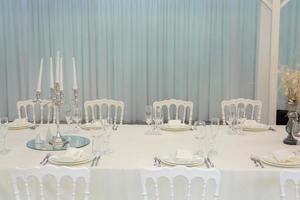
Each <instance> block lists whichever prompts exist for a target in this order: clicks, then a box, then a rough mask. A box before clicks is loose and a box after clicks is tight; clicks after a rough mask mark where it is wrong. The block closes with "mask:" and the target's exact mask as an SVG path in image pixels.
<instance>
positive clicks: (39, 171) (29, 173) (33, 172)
mask: <svg viewBox="0 0 300 200" xmlns="http://www.w3.org/2000/svg"><path fill="white" fill-rule="evenodd" d="M49 175H50V176H52V177H54V178H55V181H56V197H57V198H56V199H57V200H59V199H61V195H62V194H61V188H60V186H61V180H62V178H63V177H66V176H67V177H70V178H71V180H72V194H71V195H72V198H70V199H72V200H74V199H75V197H76V180H77V179H79V178H83V179H84V181H85V189H84V199H85V200H87V199H88V198H89V195H90V189H89V185H90V171H89V169H87V168H68V167H55V166H51V165H48V166H45V167H36V168H31V169H15V170H12V171H11V177H12V182H13V190H14V196H15V199H16V200H21V199H26V200H30V199H32V195H33V194H37V193H34V191H31V190H30V184H29V178H32V177H34V178H35V179H36V180H37V181H38V184H39V189H38V191H36V192H39V196H40V199H41V200H44V199H45V193H44V192H45V191H44V184H43V180H44V178H45V177H46V176H49ZM20 180H22V182H23V183H24V185H25V196H24V195H23V196H22V198H21V195H20V190H19V187H18V183H19V181H20Z"/></svg>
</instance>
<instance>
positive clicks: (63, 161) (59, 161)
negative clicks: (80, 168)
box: [49, 154, 93, 166]
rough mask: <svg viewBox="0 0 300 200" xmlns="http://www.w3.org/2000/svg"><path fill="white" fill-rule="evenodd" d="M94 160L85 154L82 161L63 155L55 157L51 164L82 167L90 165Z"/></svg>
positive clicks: (51, 159) (52, 157)
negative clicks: (82, 165) (86, 164)
mask: <svg viewBox="0 0 300 200" xmlns="http://www.w3.org/2000/svg"><path fill="white" fill-rule="evenodd" d="M92 159H93V156H92V155H90V154H84V155H83V156H82V157H81V158H80V159H77V160H74V159H72V158H66V157H64V156H63V155H53V156H51V157H50V158H49V162H50V163H52V164H55V165H67V166H71V165H80V164H84V163H88V162H90V161H91V160H92Z"/></svg>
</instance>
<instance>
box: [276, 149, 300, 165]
mask: <svg viewBox="0 0 300 200" xmlns="http://www.w3.org/2000/svg"><path fill="white" fill-rule="evenodd" d="M272 155H273V157H274V158H275V159H276V160H277V161H278V162H281V163H289V162H296V161H300V158H299V157H298V156H297V155H295V154H294V153H293V152H291V151H289V150H286V149H281V150H277V151H274V152H273V153H272Z"/></svg>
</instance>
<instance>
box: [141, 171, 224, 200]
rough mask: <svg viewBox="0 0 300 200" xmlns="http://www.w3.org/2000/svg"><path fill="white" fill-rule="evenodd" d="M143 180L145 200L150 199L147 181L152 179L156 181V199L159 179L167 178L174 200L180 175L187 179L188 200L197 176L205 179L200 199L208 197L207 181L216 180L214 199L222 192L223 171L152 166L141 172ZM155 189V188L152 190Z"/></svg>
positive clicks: (157, 198) (216, 199)
mask: <svg viewBox="0 0 300 200" xmlns="http://www.w3.org/2000/svg"><path fill="white" fill-rule="evenodd" d="M140 175H141V182H142V198H143V200H148V196H149V194H148V191H149V190H148V189H149V188H148V187H147V181H148V180H149V179H150V180H152V181H153V182H154V188H153V189H154V193H155V194H154V196H155V197H154V199H156V200H159V196H160V193H159V185H158V181H159V179H160V178H162V177H163V178H167V179H168V183H169V184H170V186H169V188H170V190H169V191H170V194H168V195H169V199H171V200H174V198H175V194H174V181H175V178H177V177H178V176H183V177H184V178H185V179H186V180H187V195H186V200H191V198H192V191H191V188H192V181H193V180H194V179H196V178H200V179H202V180H203V184H202V188H203V189H202V193H201V198H198V199H206V197H207V195H208V192H207V183H208V181H210V180H213V181H214V182H215V191H214V194H213V196H214V200H218V199H219V192H220V182H221V173H220V172H219V171H218V170H216V169H197V168H187V167H182V166H181V167H174V168H152V169H146V170H142V171H141V172H140ZM152 191H153V190H152Z"/></svg>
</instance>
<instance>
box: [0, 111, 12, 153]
mask: <svg viewBox="0 0 300 200" xmlns="http://www.w3.org/2000/svg"><path fill="white" fill-rule="evenodd" d="M7 125H8V118H7V117H1V118H0V155H6V154H7V153H8V152H9V151H10V150H9V149H7V148H6V136H7V132H8V126H7Z"/></svg>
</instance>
